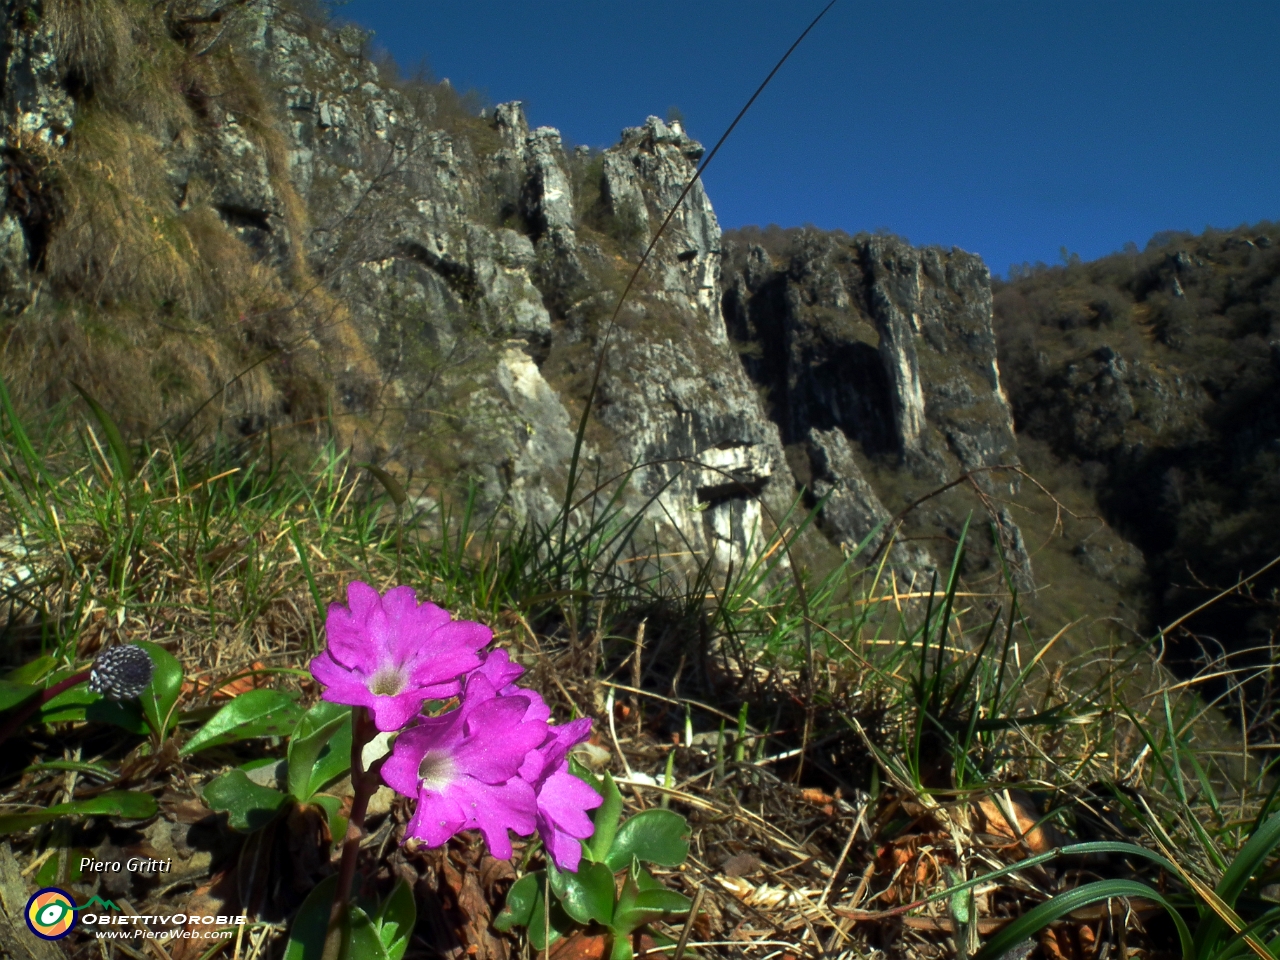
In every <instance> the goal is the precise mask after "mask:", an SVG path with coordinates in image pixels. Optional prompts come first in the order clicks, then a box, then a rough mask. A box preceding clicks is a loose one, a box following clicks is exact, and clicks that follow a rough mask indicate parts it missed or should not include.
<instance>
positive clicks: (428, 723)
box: [382, 671, 547, 859]
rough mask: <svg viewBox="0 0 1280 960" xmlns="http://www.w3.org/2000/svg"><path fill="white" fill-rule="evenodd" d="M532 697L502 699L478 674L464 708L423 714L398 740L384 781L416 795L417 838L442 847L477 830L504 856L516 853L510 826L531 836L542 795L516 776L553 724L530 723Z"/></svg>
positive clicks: (413, 826) (412, 825)
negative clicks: (461, 833)
mask: <svg viewBox="0 0 1280 960" xmlns="http://www.w3.org/2000/svg"><path fill="white" fill-rule="evenodd" d="M527 693H528V691H523V690H521V691H519V693H518V694H517V695H513V696H500V695H499V694H498V692H497V690H495V689H494V686H493V683H492V682H490V680H489V678H488V677H487V676H485V675H484V673H481V672H479V671H477V672H475V673H473V674H471V676H470V677H468V678H467V687H466V690H465V692H464V693H463V697H462V703H461V704H460V706H459V707H458V709H456V710H451V711H450V712H448V713H445V714H442V715H441V716H438V717H422V718H420V719H419V721H418V722H417V723H416V724H415V725H414V726H412V727H409V728H408V729H407V730H405V731H404V732H403V733H401V734H400V736H399V737H397V738H396V742H395V746H394V747H393V748H392V751H391V756H390V757H388V758H387V761H386V763H385V764H383V767H382V779H383V780H385V781H386V783H387V785H388V786H390V787H391V788H392V789H393V790H396V791H398V792H399V793H402V794H404V795H405V796H410V797H413V796H416V797H417V798H418V806H417V809H416V810H415V811H414V814H413V818H412V819H411V820H410V821H409V825H408V833H409V834H410V835H411V836H415V837H417V838H419V839H420V840H423V841H425V842H426V843H427V845H428V846H433V847H436V846H440V845H441V844H443V843H445V842H446V841H448V839H449V838H450V837H451V836H453V835H454V834H455V833H457V832H458V831H459V830H479V831H480V832H481V833H482V834H483V835H484V840H485V844H486V845H487V846H488V848H489V853H490V854H492V855H493V856H495V857H498V858H499V859H503V858H507V857H510V856H511V838H510V837H509V836H508V834H507V830H508V829H511V830H514V831H516V833H519V834H523V835H528V834H530V833H533V831H534V829H535V828H536V825H537V794H536V791H535V790H534V787H533V785H532V784H530V783H529V782H528V781H527V780H524V779H522V778H521V777H519V776H518V775H517V772H518V771H519V769H520V766H521V764H523V763H524V762H525V759H526V758H527V757H528V755H529V753H530V752H531V751H533V750H535V749H536V748H537V747H538V746H539V745H541V744H542V743H544V742H545V741H546V739H547V724H546V723H545V722H544V721H543V720H539V719H528V718H527V716H526V715H527V714H528V712H529V709H530V706H531V700H530V698H529V697H528V696H526V695H525V694H527Z"/></svg>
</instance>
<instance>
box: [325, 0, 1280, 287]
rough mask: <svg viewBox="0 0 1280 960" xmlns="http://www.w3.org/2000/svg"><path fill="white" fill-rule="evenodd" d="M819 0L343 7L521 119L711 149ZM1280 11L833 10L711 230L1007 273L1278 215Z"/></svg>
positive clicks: (1029, 6)
mask: <svg viewBox="0 0 1280 960" xmlns="http://www.w3.org/2000/svg"><path fill="white" fill-rule="evenodd" d="M824 2H825V0H823V2H819V0H812V2H809V0H806V2H802V3H793V4H786V3H779V2H776V0H774V2H770V3H760V2H756V0H736V2H727V0H694V2H689V0H682V2H667V0H660V2H629V3H622V2H616V0H558V2H554V3H548V2H537V0H518V2H517V0H468V2H466V3H460V2H453V3H441V2H426V0H350V2H348V3H344V4H340V5H338V6H337V9H336V13H337V14H338V15H339V16H340V17H341V18H344V19H347V20H351V21H354V22H355V23H358V24H360V25H361V26H364V27H366V28H370V29H372V30H374V31H375V34H376V35H375V38H374V43H375V44H376V45H378V46H380V47H382V48H384V49H386V50H387V51H389V52H390V53H391V54H392V55H393V56H394V57H395V59H396V60H397V61H398V62H399V63H400V64H401V65H402V66H403V67H405V68H412V67H414V66H416V65H417V64H419V63H420V62H423V61H424V60H425V62H426V63H427V65H428V66H429V67H430V69H431V71H432V72H433V73H434V74H435V75H436V76H437V77H448V78H449V79H450V81H451V82H452V83H453V84H454V86H455V87H458V88H459V89H467V88H473V89H476V90H478V91H480V92H481V93H483V94H484V95H485V97H486V98H487V99H488V100H489V101H491V102H494V103H500V102H503V101H506V100H523V101H524V102H525V106H526V109H527V111H528V114H529V119H530V122H531V123H532V124H533V125H534V126H539V125H547V126H554V127H557V128H559V130H560V131H561V133H562V134H563V135H564V137H565V138H566V140H568V141H570V142H572V143H580V144H589V145H591V146H595V147H606V146H609V145H611V144H613V143H615V142H616V141H617V138H618V133H619V131H620V130H621V128H622V127H624V126H632V125H635V124H639V123H641V122H643V120H644V118H645V117H646V116H648V115H649V114H657V115H659V116H666V114H667V111H668V109H669V108H670V107H672V106H675V107H678V108H679V110H680V111H681V113H682V114H683V115H684V117H685V123H686V127H687V128H688V130H689V132H690V133H691V134H692V135H693V136H695V137H697V138H698V139H700V140H702V141H703V142H704V143H705V144H706V145H707V146H708V147H710V146H711V144H712V143H714V142H715V140H716V139H718V138H719V136H720V134H721V133H722V132H723V130H724V129H725V127H726V126H727V125H728V124H729V122H730V121H731V120H732V119H733V117H734V115H735V114H736V113H737V111H738V110H739V109H740V107H741V106H742V104H743V103H744V102H745V101H746V99H747V98H748V97H749V96H750V94H751V92H752V91H753V90H754V89H755V87H756V86H757V85H758V84H759V82H760V81H761V80H762V79H763V78H764V76H765V75H766V74H767V73H768V71H769V70H770V68H771V67H772V66H773V64H774V62H775V61H776V59H777V58H778V57H779V56H780V55H781V54H782V53H783V52H784V51H785V50H786V48H787V47H788V46H789V45H790V44H791V42H792V40H793V39H794V38H795V36H796V35H798V34H799V32H800V31H801V30H802V29H803V28H804V26H805V25H806V24H807V23H808V21H809V20H810V19H812V17H813V16H814V15H816V14H817V12H818V11H819V10H820V9H821V8H822V6H823V5H824ZM1278 39H1280V3H1277V2H1274V0H1268V2H1253V3H1247V2H1235V0H1224V2H1216V3H1189V2H1161V3H1156V2H1127V3H1126V2H1120V0H1113V2H1108V3H1069V2H1058V3H1047V2H1017V3H1015V2H1005V3H993V2H981V0H972V2H963V3H961V2H951V3H942V2H910V0H893V2H884V0H880V2H875V3H870V2H863V0H838V2H837V3H836V5H835V7H834V8H833V9H832V10H831V12H830V13H828V14H827V16H826V18H825V19H824V20H823V22H822V23H821V24H819V26H818V27H817V29H816V30H815V31H814V32H813V33H812V34H810V36H809V37H808V39H806V41H805V42H804V43H803V44H802V45H801V46H800V48H799V49H798V50H797V51H796V53H795V54H794V55H793V56H792V58H791V60H790V61H789V62H788V63H787V65H786V66H784V67H783V69H782V71H781V72H780V73H779V75H778V76H777V77H776V78H775V80H774V82H773V84H772V85H771V86H770V88H769V89H768V90H767V91H765V93H764V94H763V96H762V97H761V98H760V100H759V101H757V103H756V105H755V107H754V108H753V110H752V112H751V113H750V114H749V115H748V116H747V118H746V119H745V120H744V121H743V122H742V123H741V124H740V125H739V127H738V129H737V130H736V131H735V132H734V135H733V137H732V138H731V139H730V140H729V142H728V143H727V144H726V145H725V147H724V148H723V149H722V150H721V152H720V154H719V156H718V157H717V158H716V160H715V162H714V163H713V164H712V165H711V167H710V168H709V169H708V171H707V173H706V175H705V176H706V182H707V190H708V193H709V194H710V196H711V200H712V203H713V204H714V205H715V208H716V212H717V214H718V215H719V217H720V222H721V225H722V226H724V227H726V228H728V227H738V226H742V225H745V224H759V225H761V226H764V225H767V224H769V223H777V224H780V225H782V226H798V225H801V224H805V223H812V224H814V225H816V226H818V227H822V228H825V229H835V228H839V229H843V230H847V231H849V232H850V233H856V232H858V231H860V230H875V229H877V228H880V227H886V228H888V229H889V230H892V231H893V232H894V233H898V234H901V235H903V236H906V237H907V238H909V239H910V240H911V241H912V242H913V243H917V244H941V245H943V246H958V247H961V248H962V249H965V250H968V251H971V252H975V253H979V254H981V255H982V256H983V258H984V259H985V260H986V262H987V264H988V266H989V267H991V270H992V272H993V273H996V274H1004V273H1005V272H1006V271H1007V270H1008V267H1009V265H1010V264H1011V263H1022V262H1023V261H1032V262H1034V261H1036V260H1043V261H1045V262H1047V263H1055V262H1058V260H1059V250H1060V249H1061V248H1062V247H1064V246H1065V247H1066V248H1067V249H1068V250H1070V251H1073V252H1076V253H1079V254H1080V255H1081V256H1082V257H1084V258H1085V259H1086V260H1088V259H1093V258H1095V257H1099V256H1102V255H1104V254H1107V253H1110V252H1112V251H1114V250H1118V249H1120V248H1121V247H1122V246H1123V245H1124V243H1125V242H1126V241H1130V240H1132V241H1134V242H1136V243H1137V244H1138V245H1139V246H1142V245H1144V244H1145V243H1146V241H1147V240H1148V238H1150V236H1151V235H1152V234H1153V233H1155V232H1157V231H1161V230H1171V229H1173V230H1181V229H1188V230H1193V231H1196V232H1199V231H1200V230H1203V229H1204V228H1205V227H1206V226H1208V225H1212V226H1215V227H1234V226H1236V225H1238V224H1240V223H1243V222H1249V223H1253V222H1256V221H1258V220H1280V94H1278V92H1277V85H1276V83H1277V81H1276V73H1275V64H1276V62H1277V58H1276V42H1277V40H1278Z"/></svg>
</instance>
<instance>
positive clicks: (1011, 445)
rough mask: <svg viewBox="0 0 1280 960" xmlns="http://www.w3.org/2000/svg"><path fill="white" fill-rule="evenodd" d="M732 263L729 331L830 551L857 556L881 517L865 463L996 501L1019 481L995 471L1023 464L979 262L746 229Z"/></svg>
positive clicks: (1010, 550) (1002, 526)
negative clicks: (833, 544)
mask: <svg viewBox="0 0 1280 960" xmlns="http://www.w3.org/2000/svg"><path fill="white" fill-rule="evenodd" d="M727 253H728V260H729V263H730V267H729V268H728V273H727V278H726V284H725V286H726V292H725V297H724V316H725V323H726V326H727V328H728V330H729V332H730V336H731V337H732V339H733V341H734V342H735V344H737V346H738V349H739V352H740V353H741V355H742V357H743V363H744V366H745V368H746V369H747V371H748V372H749V374H750V375H751V377H752V379H753V380H754V381H755V382H756V383H757V384H758V385H759V386H760V387H761V388H762V389H763V390H765V391H766V392H767V395H768V398H769V408H770V413H771V416H772V417H773V419H775V420H776V421H777V423H778V425H779V428H780V430H781V433H782V438H783V442H784V443H785V444H787V446H788V450H789V451H790V452H791V461H792V463H793V464H799V466H798V469H797V472H798V473H799V474H800V475H801V479H802V480H806V479H807V478H808V477H812V483H811V487H810V489H811V490H812V493H813V494H814V495H815V496H817V497H822V496H827V495H828V494H830V498H829V499H828V501H827V503H826V505H825V507H824V508H823V515H822V519H823V522H824V526H825V527H826V529H827V531H828V533H829V535H831V536H832V537H833V538H834V539H836V540H837V541H838V542H840V543H842V544H844V545H853V544H856V543H859V542H861V541H862V540H863V539H865V538H866V537H867V536H868V535H869V534H870V533H871V532H872V530H873V529H874V528H875V527H876V526H877V525H879V524H883V523H887V522H888V521H889V519H890V514H889V511H888V510H887V509H886V508H885V506H884V505H883V503H882V502H881V499H880V495H878V494H877V492H876V488H875V485H874V484H872V483H870V482H868V480H867V478H866V477H865V476H864V470H863V469H862V468H861V467H859V464H858V460H859V459H861V460H862V462H863V463H864V464H865V465H867V466H868V467H870V466H872V465H874V466H875V467H876V468H877V471H878V472H879V473H880V474H881V475H882V476H883V477H884V479H885V480H887V481H888V485H889V486H891V487H900V486H901V482H902V481H903V479H906V478H909V479H911V480H914V481H917V482H928V483H933V484H935V485H942V484H945V483H947V482H948V481H950V480H952V479H954V478H955V477H957V476H959V475H960V474H965V473H967V474H969V475H970V476H971V477H972V478H973V482H974V487H975V489H976V490H980V491H983V492H986V493H992V492H994V491H996V490H997V489H998V488H999V487H1001V486H1005V487H1007V486H1008V484H1009V483H1010V481H1011V480H1013V481H1016V479H1017V477H1016V475H1012V474H1010V473H1009V472H1008V471H1001V470H999V469H993V468H999V467H1001V466H1016V465H1017V462H1018V461H1017V456H1016V450H1015V438H1014V433H1013V417H1012V414H1011V412H1010V409H1009V404H1008V402H1007V401H1006V399H1005V396H1004V393H1003V390H1002V389H1001V386H1000V374H999V369H998V366H997V363H996V344H995V335H994V331H993V327H992V315H991V288H990V278H989V275H988V273H987V270H986V267H985V266H983V264H982V261H981V260H980V259H979V258H977V257H975V256H972V255H970V254H966V253H964V252H962V251H960V250H956V249H952V250H951V251H949V252H946V251H942V250H939V249H936V248H927V249H917V248H914V247H911V246H909V245H907V244H906V243H903V242H902V241H900V240H897V239H894V238H887V237H868V236H861V237H855V238H851V237H848V236H845V235H841V234H828V233H819V232H817V231H812V230H796V231H786V232H779V233H776V234H772V235H764V234H761V233H759V231H757V232H756V234H755V235H752V234H751V233H749V232H746V231H744V232H743V235H742V236H741V237H740V238H738V239H736V240H735V241H734V242H733V243H731V244H729V245H727ZM855 452H856V453H855ZM994 519H995V520H996V523H997V526H998V528H999V530H1000V534H1001V539H1002V541H1003V546H1004V549H1005V552H1006V555H1007V556H1008V558H1009V559H1010V560H1011V561H1012V562H1013V565H1014V567H1015V570H1016V571H1017V573H1018V576H1019V577H1020V578H1021V579H1022V580H1023V582H1024V583H1025V584H1028V585H1029V584H1030V583H1031V571H1030V564H1029V560H1028V558H1027V555H1026V551H1025V549H1024V548H1023V546H1022V543H1021V534H1020V533H1019V531H1018V528H1017V526H1016V524H1015V523H1014V522H1013V520H1012V518H1011V517H1010V516H1009V515H1008V513H1007V511H1005V510H1003V509H997V510H995V511H994ZM953 524H954V518H952V519H951V520H949V521H947V522H946V523H944V526H946V525H953ZM896 550H897V556H898V558H899V561H900V562H902V563H903V564H904V565H905V566H907V567H915V568H917V569H924V568H926V567H927V566H928V563H929V561H928V560H927V558H928V556H929V555H928V553H927V552H925V551H923V550H921V549H920V548H918V547H916V548H912V549H907V548H905V547H899V548H896ZM938 559H941V558H938Z"/></svg>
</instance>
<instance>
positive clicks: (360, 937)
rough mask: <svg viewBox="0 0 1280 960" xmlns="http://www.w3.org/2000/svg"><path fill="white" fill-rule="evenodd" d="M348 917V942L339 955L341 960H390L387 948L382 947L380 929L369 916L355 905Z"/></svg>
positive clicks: (352, 906) (352, 905)
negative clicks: (366, 959)
mask: <svg viewBox="0 0 1280 960" xmlns="http://www.w3.org/2000/svg"><path fill="white" fill-rule="evenodd" d="M348 917H349V919H348V921H347V936H346V938H345V939H346V942H345V943H344V944H343V946H342V952H341V953H340V954H339V955H338V956H339V958H340V960H365V958H368V960H388V957H387V948H386V947H384V946H383V945H382V937H381V936H380V935H379V931H378V927H377V925H376V924H375V923H374V922H373V920H371V919H370V918H369V915H368V914H367V913H365V912H364V911H363V910H361V909H360V908H359V907H357V906H356V905H355V904H354V903H353V904H351V907H350V913H349V914H348ZM407 945H408V944H406V946H407Z"/></svg>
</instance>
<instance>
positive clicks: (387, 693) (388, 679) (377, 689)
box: [369, 667, 404, 697]
mask: <svg viewBox="0 0 1280 960" xmlns="http://www.w3.org/2000/svg"><path fill="white" fill-rule="evenodd" d="M403 689H404V674H402V673H401V672H400V671H399V670H397V669H395V668H394V667H383V668H382V669H381V670H379V671H378V672H377V673H375V674H374V675H373V679H372V680H371V681H370V682H369V692H370V693H372V694H373V695H374V696H375V697H394V696H395V695H396V694H397V693H399V692H400V691H401V690H403Z"/></svg>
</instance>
